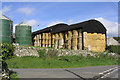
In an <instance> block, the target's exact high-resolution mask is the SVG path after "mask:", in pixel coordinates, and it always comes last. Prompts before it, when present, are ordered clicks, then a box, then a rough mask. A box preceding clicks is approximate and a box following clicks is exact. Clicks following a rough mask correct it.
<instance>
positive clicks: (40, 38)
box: [39, 34, 42, 47]
mask: <svg viewBox="0 0 120 80" xmlns="http://www.w3.org/2000/svg"><path fill="white" fill-rule="evenodd" d="M39 40H40V41H39V46H40V47H41V46H42V45H41V41H42V37H41V34H39Z"/></svg>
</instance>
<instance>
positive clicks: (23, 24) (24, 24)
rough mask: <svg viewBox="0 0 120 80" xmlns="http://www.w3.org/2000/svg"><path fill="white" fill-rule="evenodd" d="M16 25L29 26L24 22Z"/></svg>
mask: <svg viewBox="0 0 120 80" xmlns="http://www.w3.org/2000/svg"><path fill="white" fill-rule="evenodd" d="M16 26H30V25H28V24H26V23H25V22H21V23H20V24H18V25H16Z"/></svg>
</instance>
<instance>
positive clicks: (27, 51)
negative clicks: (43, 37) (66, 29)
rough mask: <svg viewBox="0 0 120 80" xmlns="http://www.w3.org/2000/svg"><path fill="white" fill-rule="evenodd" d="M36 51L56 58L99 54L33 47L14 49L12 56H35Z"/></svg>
mask: <svg viewBox="0 0 120 80" xmlns="http://www.w3.org/2000/svg"><path fill="white" fill-rule="evenodd" d="M38 50H45V52H46V53H50V54H51V53H52V54H57V55H58V56H66V55H80V56H84V57H86V56H94V57H95V56H96V55H97V54H99V53H92V52H90V51H87V50H68V49H53V48H34V47H16V48H15V52H14V54H15V55H16V56H19V57H21V56H37V57H39V55H38V52H37V51H38ZM104 54H106V52H104Z"/></svg>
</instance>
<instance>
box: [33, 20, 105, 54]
mask: <svg viewBox="0 0 120 80" xmlns="http://www.w3.org/2000/svg"><path fill="white" fill-rule="evenodd" d="M106 31H107V30H106V28H105V27H104V25H103V24H102V23H100V22H99V21H97V20H94V19H92V20H88V21H84V22H81V23H77V24H72V25H68V24H64V23H60V24H56V25H53V26H50V27H47V28H44V29H42V30H38V31H35V32H33V33H32V41H33V45H34V46H40V47H52V48H55V49H61V48H62V49H73V50H89V51H94V52H104V51H105V48H106Z"/></svg>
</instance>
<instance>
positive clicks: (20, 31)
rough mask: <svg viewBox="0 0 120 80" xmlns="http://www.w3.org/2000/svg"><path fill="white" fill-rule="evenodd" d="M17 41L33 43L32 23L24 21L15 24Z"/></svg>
mask: <svg viewBox="0 0 120 80" xmlns="http://www.w3.org/2000/svg"><path fill="white" fill-rule="evenodd" d="M15 42H16V43H18V44H19V45H32V36H31V26H30V25H28V24H25V23H24V22H22V23H20V24H18V25H17V26H15Z"/></svg>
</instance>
